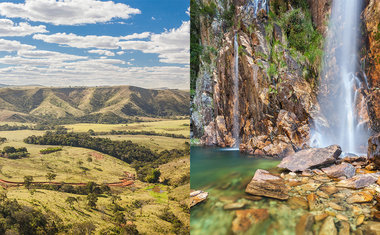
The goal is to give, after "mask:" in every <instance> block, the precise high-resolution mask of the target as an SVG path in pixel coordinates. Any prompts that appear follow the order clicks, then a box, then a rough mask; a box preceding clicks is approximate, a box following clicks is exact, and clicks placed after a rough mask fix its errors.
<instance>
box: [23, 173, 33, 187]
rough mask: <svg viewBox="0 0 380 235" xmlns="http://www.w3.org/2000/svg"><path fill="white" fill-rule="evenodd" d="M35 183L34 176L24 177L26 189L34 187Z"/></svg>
mask: <svg viewBox="0 0 380 235" xmlns="http://www.w3.org/2000/svg"><path fill="white" fill-rule="evenodd" d="M32 182H33V176H30V175H26V176H24V185H25V188H27V189H30V186H31V185H32Z"/></svg>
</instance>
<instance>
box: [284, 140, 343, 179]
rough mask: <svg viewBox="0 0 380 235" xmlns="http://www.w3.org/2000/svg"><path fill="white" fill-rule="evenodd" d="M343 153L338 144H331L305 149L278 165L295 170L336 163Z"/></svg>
mask: <svg viewBox="0 0 380 235" xmlns="http://www.w3.org/2000/svg"><path fill="white" fill-rule="evenodd" d="M341 153H342V150H341V148H340V147H339V146H338V145H331V146H329V147H326V148H310V149H304V150H301V151H299V152H297V153H295V154H293V155H291V156H289V157H286V158H284V159H282V161H281V163H280V164H279V165H278V166H277V167H279V168H284V169H287V170H290V171H293V172H295V171H304V170H306V169H312V168H317V167H321V166H328V165H331V164H333V163H335V161H336V159H337V158H338V157H339V156H340V154H341Z"/></svg>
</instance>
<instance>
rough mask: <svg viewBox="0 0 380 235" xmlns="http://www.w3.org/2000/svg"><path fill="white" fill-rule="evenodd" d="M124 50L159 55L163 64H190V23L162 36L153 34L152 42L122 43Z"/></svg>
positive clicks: (184, 23)
mask: <svg viewBox="0 0 380 235" xmlns="http://www.w3.org/2000/svg"><path fill="white" fill-rule="evenodd" d="M118 45H120V47H121V48H122V49H123V50H139V51H142V52H144V53H158V54H159V58H160V62H163V63H180V64H188V63H189V53H190V21H186V22H183V23H182V25H181V26H180V27H179V28H177V29H171V30H169V31H166V32H164V33H161V34H152V35H151V38H150V41H121V42H119V43H118Z"/></svg>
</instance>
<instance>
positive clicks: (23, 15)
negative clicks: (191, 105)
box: [0, 0, 190, 89]
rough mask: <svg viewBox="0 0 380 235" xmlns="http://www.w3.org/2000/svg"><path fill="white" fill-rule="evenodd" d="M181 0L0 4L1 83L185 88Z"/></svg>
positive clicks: (185, 28) (184, 4) (185, 27)
mask: <svg viewBox="0 0 380 235" xmlns="http://www.w3.org/2000/svg"><path fill="white" fill-rule="evenodd" d="M188 11H189V1H188V0H113V1H109V0H14V1H9V0H4V1H0V83H1V84H8V85H31V84H33V85H35V84H38V85H44V86H83V85H86V86H100V85H134V86H140V87H146V88H160V87H169V88H181V89H188V88H189V31H190V21H189V12H188Z"/></svg>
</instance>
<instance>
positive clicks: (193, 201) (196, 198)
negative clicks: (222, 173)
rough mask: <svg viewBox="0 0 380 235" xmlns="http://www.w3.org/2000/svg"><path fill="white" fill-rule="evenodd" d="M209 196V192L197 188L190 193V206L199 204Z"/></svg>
mask: <svg viewBox="0 0 380 235" xmlns="http://www.w3.org/2000/svg"><path fill="white" fill-rule="evenodd" d="M207 197H208V192H203V191H201V190H197V191H194V192H191V193H190V207H193V206H195V205H197V204H198V203H201V202H203V201H205V200H206V199H207Z"/></svg>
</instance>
